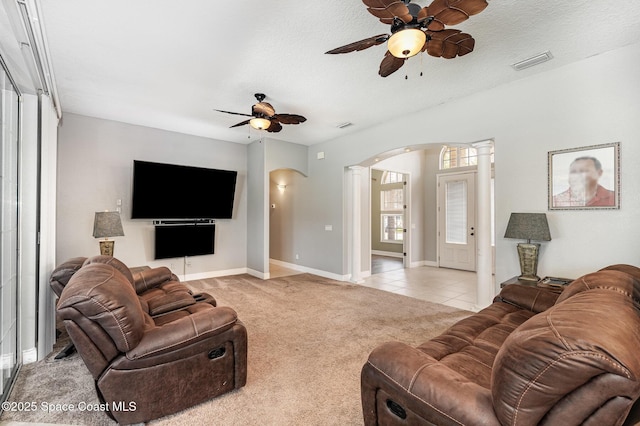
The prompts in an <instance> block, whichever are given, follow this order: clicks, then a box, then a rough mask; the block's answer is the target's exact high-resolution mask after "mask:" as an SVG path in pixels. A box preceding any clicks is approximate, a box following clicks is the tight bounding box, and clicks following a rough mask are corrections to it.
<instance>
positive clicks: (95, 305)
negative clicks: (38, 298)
mask: <svg viewBox="0 0 640 426" xmlns="http://www.w3.org/2000/svg"><path fill="white" fill-rule="evenodd" d="M57 310H58V314H59V316H60V318H61V319H62V320H63V322H64V325H65V327H66V329H67V332H68V333H69V336H70V337H71V339H72V341H73V342H74V344H75V346H76V348H77V350H78V352H79V353H80V355H81V357H82V359H83V361H84V363H85V365H86V366H87V368H88V369H89V371H90V372H91V374H92V376H93V378H94V379H95V381H96V389H97V391H98V394H99V396H100V398H101V400H102V401H104V402H105V403H106V404H107V407H108V408H109V411H110V413H111V415H112V416H113V418H114V419H115V420H116V421H118V422H119V423H125V424H129V423H140V422H146V421H149V420H152V419H155V418H158V417H162V416H165V415H168V414H172V413H175V412H177V411H180V410H183V409H185V408H188V407H191V406H193V405H196V404H198V403H201V402H204V401H206V400H209V399H210V398H213V397H215V396H218V395H221V394H223V393H225V392H228V391H231V390H233V389H237V388H240V387H242V386H244V385H245V383H246V375H247V334H246V329H245V327H244V325H243V324H242V323H241V322H240V321H239V320H238V318H237V315H236V313H235V311H234V310H233V309H231V308H229V307H214V306H213V305H211V304H209V303H194V304H191V305H189V306H187V307H186V308H183V309H180V310H176V311H172V312H168V313H166V314H163V315H160V316H156V317H152V316H151V315H150V314H149V312H148V310H147V306H146V305H145V303H144V302H143V301H142V300H141V299H140V298H139V297H138V295H137V294H136V292H135V290H134V288H133V287H132V286H131V283H130V282H129V280H128V279H127V278H126V277H125V276H124V275H123V274H122V273H121V272H120V271H119V270H118V269H116V268H114V267H113V266H112V265H110V264H105V263H91V264H87V265H85V266H83V267H82V268H81V269H80V270H78V271H77V272H76V273H75V274H74V275H73V276H72V278H71V279H70V280H69V282H68V284H67V285H66V286H65V287H64V289H63V291H62V294H61V296H60V300H59V302H58V307H57Z"/></svg>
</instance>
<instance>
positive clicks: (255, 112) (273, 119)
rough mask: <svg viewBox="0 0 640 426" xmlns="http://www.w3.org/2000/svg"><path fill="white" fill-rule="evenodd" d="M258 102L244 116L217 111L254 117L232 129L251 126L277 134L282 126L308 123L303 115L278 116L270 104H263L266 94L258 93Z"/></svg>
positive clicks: (235, 125) (256, 95)
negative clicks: (246, 125)
mask: <svg viewBox="0 0 640 426" xmlns="http://www.w3.org/2000/svg"><path fill="white" fill-rule="evenodd" d="M254 96H255V97H256V99H257V100H258V103H257V104H254V105H253V106H252V107H251V114H243V113H241V112H231V111H222V110H220V109H217V110H216V111H218V112H224V113H226V114H234V115H244V116H245V117H252V118H250V119H248V120H245V121H242V122H240V123H238V124H234V125H233V126H231V127H239V126H244V125H245V124H249V125H250V126H251V127H253V128H254V129H256V130H266V131H267V132H271V133H276V132H279V131H280V130H282V124H300V123H304V122H305V121H307V119H306V118H304V117H303V116H301V115H297V114H276V110H275V109H274V108H273V107H272V106H271V104H270V103H268V102H263V101H264V99H265V98H266V95H265V94H264V93H256V94H255V95H254Z"/></svg>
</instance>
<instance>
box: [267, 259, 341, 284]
mask: <svg viewBox="0 0 640 426" xmlns="http://www.w3.org/2000/svg"><path fill="white" fill-rule="evenodd" d="M269 262H272V263H273V264H274V265H278V266H283V267H285V268H289V269H293V270H294V271H300V272H306V273H308V274H313V275H318V276H320V277H325V278H329V279H332V280H336V281H348V280H349V278H350V277H351V275H339V274H334V273H333V272H327V271H322V270H320V269H313V268H307V267H306V266H302V265H296V264H295V263H288V262H283V261H282V260H277V259H269Z"/></svg>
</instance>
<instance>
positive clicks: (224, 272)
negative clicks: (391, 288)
mask: <svg viewBox="0 0 640 426" xmlns="http://www.w3.org/2000/svg"><path fill="white" fill-rule="evenodd" d="M269 261H270V262H272V263H273V264H274V265H279V266H283V267H285V268H289V269H293V270H295V271H300V272H306V273H309V274H313V275H318V276H320V277H325V278H329V279H332V280H336V281H349V278H350V277H351V275H339V274H334V273H333V272H327V271H323V270H320V269H313V268H307V267H306V266H301V265H296V264H295V263H288V262H283V261H281V260H276V259H269ZM368 272H369V275H371V271H368ZM240 274H249V275H252V276H254V277H256V278H260V279H261V280H268V279H269V278H270V276H271V274H269V273H268V272H260V271H256V270H255V269H251V268H236V269H226V270H222V271H209V272H200V273H197V274H187V275H179V276H180V279H181V280H182V281H192V280H205V279H207V278H216V277H224V276H227V275H240ZM369 275H366V276H369ZM363 276H364V277H366V276H365V275H364V274H363Z"/></svg>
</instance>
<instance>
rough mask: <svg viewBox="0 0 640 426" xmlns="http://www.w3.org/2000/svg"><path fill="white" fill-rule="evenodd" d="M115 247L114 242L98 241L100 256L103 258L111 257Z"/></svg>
mask: <svg viewBox="0 0 640 426" xmlns="http://www.w3.org/2000/svg"><path fill="white" fill-rule="evenodd" d="M115 245H116V242H115V241H111V240H102V241H100V254H101V255H103V256H113V247H114V246H115Z"/></svg>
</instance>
